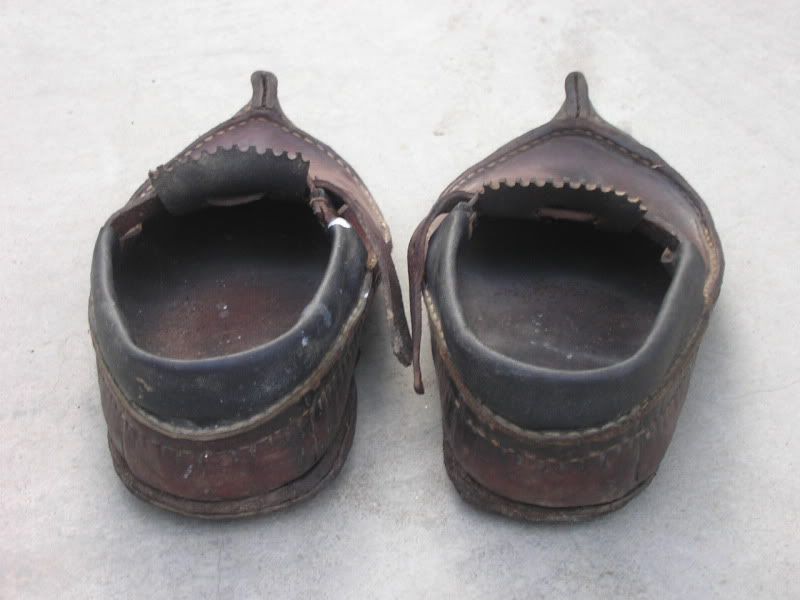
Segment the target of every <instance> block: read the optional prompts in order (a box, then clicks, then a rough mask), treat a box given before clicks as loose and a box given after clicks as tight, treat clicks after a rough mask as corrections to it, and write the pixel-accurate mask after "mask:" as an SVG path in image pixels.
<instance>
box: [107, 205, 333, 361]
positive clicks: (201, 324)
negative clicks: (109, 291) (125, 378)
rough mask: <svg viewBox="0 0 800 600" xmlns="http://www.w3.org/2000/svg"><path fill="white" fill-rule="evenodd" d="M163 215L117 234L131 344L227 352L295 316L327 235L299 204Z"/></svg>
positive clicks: (314, 283) (118, 282) (310, 290)
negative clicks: (124, 233)
mask: <svg viewBox="0 0 800 600" xmlns="http://www.w3.org/2000/svg"><path fill="white" fill-rule="evenodd" d="M266 200H267V199H265V200H261V201H256V202H251V203H248V204H242V205H238V206H224V207H217V206H211V207H209V208H206V209H203V210H200V211H198V212H194V213H191V214H188V215H183V216H171V215H169V214H167V213H166V212H162V213H160V214H158V215H157V216H154V217H152V218H150V219H148V220H147V221H145V222H144V223H143V224H142V225H141V228H138V227H137V228H136V229H135V230H133V231H132V232H130V233H129V234H128V235H126V236H125V237H124V238H123V241H122V247H121V250H120V252H119V254H118V256H117V257H116V260H115V261H114V271H113V276H114V285H115V288H116V295H117V299H118V302H119V308H120V309H121V312H122V315H123V318H124V319H125V321H126V322H127V325H128V328H129V331H130V334H131V337H132V338H133V341H134V342H135V343H136V344H137V345H138V346H140V347H141V348H143V349H144V350H146V351H148V352H150V353H152V354H155V355H160V356H164V357H169V358H177V359H199V358H208V357H216V356H223V355H228V354H233V353H236V352H241V351H244V350H248V349H250V348H253V347H256V346H259V345H262V344H265V343H267V342H269V341H271V340H273V339H275V338H277V337H279V336H281V335H282V334H283V333H285V332H286V331H288V330H289V329H290V328H291V327H292V326H293V325H294V324H295V323H296V322H297V321H298V319H299V318H300V315H301V313H302V312H303V309H304V308H305V307H306V306H307V305H308V303H309V302H310V301H311V299H312V298H313V297H314V294H315V293H316V292H317V289H318V288H319V287H320V283H321V281H322V279H323V276H324V275H325V271H326V267H327V265H328V261H329V257H330V253H331V242H330V238H329V236H328V234H327V233H326V231H325V229H323V228H322V227H321V226H320V223H319V221H318V220H317V218H316V217H315V216H314V214H313V212H312V210H311V209H310V208H309V206H308V205H307V203H305V202H290V201H281V202H273V201H266Z"/></svg>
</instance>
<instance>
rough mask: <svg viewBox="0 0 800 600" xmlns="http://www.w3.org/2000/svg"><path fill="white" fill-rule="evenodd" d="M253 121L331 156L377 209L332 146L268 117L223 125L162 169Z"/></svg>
mask: <svg viewBox="0 0 800 600" xmlns="http://www.w3.org/2000/svg"><path fill="white" fill-rule="evenodd" d="M253 121H258V122H260V123H268V124H269V125H271V126H272V127H276V128H279V129H281V130H282V131H284V132H285V133H290V134H292V135H293V136H294V137H296V138H297V139H298V140H301V141H303V142H305V143H307V144H311V145H312V146H315V147H316V148H317V149H319V150H320V151H322V152H323V153H324V154H326V155H327V156H328V157H329V158H331V159H333V160H334V161H336V163H337V164H338V165H339V166H340V167H342V168H343V169H344V172H345V173H347V176H348V177H349V178H350V180H351V181H353V183H355V184H356V186H357V187H358V188H359V189H360V190H361V191H362V192H363V193H364V194H365V195H366V197H367V198H368V200H369V202H370V205H371V206H372V208H373V209H374V210H375V211H378V210H379V209H378V205H377V204H376V203H375V199H374V198H373V197H372V194H371V193H370V191H369V190H368V189H367V186H366V185H364V182H363V181H362V180H361V178H360V177H359V176H358V175H357V174H356V172H355V171H353V170H352V168H351V167H350V165H348V164H347V163H346V162H345V161H344V160H343V159H342V158H341V157H340V156H339V155H338V154H336V152H334V151H333V149H332V148H330V147H327V146H325V145H324V144H323V143H322V142H320V141H318V140H316V139H314V138H312V137H310V136H308V135H302V134H301V133H300V132H299V131H298V130H297V129H295V128H293V127H291V128H290V127H287V126H286V125H279V124H278V123H276V122H275V121H273V120H271V119H268V118H266V117H249V118H247V119H244V120H243V121H239V122H238V123H233V124H231V125H228V126H227V127H223V128H222V129H220V130H219V131H217V132H215V133H212V134H211V135H207V136H206V137H204V138H203V139H202V140H199V141H198V142H197V143H195V144H194V145H193V146H191V147H190V148H189V149H187V150H186V151H184V153H183V154H181V155H180V156H177V157H175V158H173V159H172V160H170V161H169V162H168V163H166V164H165V165H164V167H163V168H164V170H166V171H171V170H172V169H173V168H174V165H175V163H178V162H187V161H188V160H189V159H190V157H191V155H192V154H194V153H195V152H196V151H197V150H199V149H200V148H201V147H202V146H204V145H205V144H207V143H209V142H211V141H213V140H214V139H215V138H217V137H221V136H222V135H224V134H226V133H228V132H230V131H233V130H234V129H238V128H240V127H244V126H245V125H247V124H249V123H251V122H253ZM152 191H155V190H154V189H153V187H152V185H151V184H149V183H148V185H147V187H146V188H145V189H144V190H142V192H141V193H140V194H139V195H138V196H137V198H143V197H144V196H146V195H147V194H148V193H149V192H152ZM380 221H381V228H382V229H383V230H384V232H385V233H387V231H386V229H387V227H386V224H385V223H384V221H383V219H381V220H380Z"/></svg>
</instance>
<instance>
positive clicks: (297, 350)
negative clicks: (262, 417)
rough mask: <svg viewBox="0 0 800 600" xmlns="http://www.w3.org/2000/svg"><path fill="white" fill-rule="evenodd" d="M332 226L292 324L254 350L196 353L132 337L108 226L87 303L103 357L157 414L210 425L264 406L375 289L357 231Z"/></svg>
mask: <svg viewBox="0 0 800 600" xmlns="http://www.w3.org/2000/svg"><path fill="white" fill-rule="evenodd" d="M328 232H329V235H330V239H331V252H330V259H329V262H328V266H327V269H326V271H325V274H324V276H323V280H322V282H321V284H320V286H319V289H318V290H317V292H316V294H315V295H314V297H313V299H312V301H311V302H310V303H309V304H308V305H307V306H306V307H305V309H304V310H303V312H302V314H301V316H300V319H299V320H298V321H297V323H295V325H294V326H292V327H291V328H290V329H289V330H288V331H286V332H285V333H284V334H283V335H281V336H280V337H278V338H276V339H274V340H272V341H270V342H268V343H266V344H263V345H260V346H258V347H254V348H252V349H250V350H246V351H242V352H238V353H235V354H230V355H225V356H219V357H210V358H203V359H198V360H191V359H174V358H167V357H163V356H157V355H155V354H152V353H150V352H147V351H145V350H143V349H142V348H140V347H138V346H137V345H136V344H135V343H134V341H133V339H132V337H131V335H130V332H129V330H128V327H127V325H126V322H125V319H124V317H123V315H122V312H121V310H120V307H119V306H118V302H117V297H116V289H115V283H114V261H115V260H116V259H117V257H118V255H119V253H120V251H121V245H120V239H119V237H118V236H117V234H116V233H115V232H114V230H113V229H112V228H111V227H110V226H109V225H106V226H104V227H103V228H102V229H101V231H100V234H99V236H98V239H97V243H96V245H95V250H94V258H93V262H92V273H91V279H92V281H91V283H92V297H91V299H90V310H89V321H90V325H91V328H92V331H93V333H94V336H95V340H96V344H97V350H98V354H99V358H100V360H102V361H104V362H105V363H106V365H107V367H108V370H109V372H111V373H113V374H114V378H115V381H116V384H117V386H118V387H119V388H120V390H121V391H122V392H123V393H124V394H125V396H126V397H127V398H128V399H129V400H130V401H133V402H135V403H136V404H138V405H139V406H141V407H142V408H143V409H145V410H146V411H148V412H150V413H152V414H153V415H156V416H157V417H159V418H163V419H166V420H172V421H175V422H190V423H193V424H196V425H202V426H210V425H220V424H224V423H228V422H231V421H236V420H241V419H245V418H247V417H250V416H252V415H255V414H257V413H260V412H262V411H264V410H266V409H267V408H269V407H270V406H272V405H273V404H275V403H276V402H277V401H279V400H280V399H281V398H283V397H284V396H285V395H286V394H288V393H289V392H291V391H292V390H293V389H294V388H295V387H297V386H298V385H300V384H302V383H303V382H304V381H306V380H307V379H308V377H309V376H310V375H311V374H312V372H313V371H314V370H315V369H316V368H317V367H318V366H319V364H320V362H321V361H322V359H323V357H324V356H325V355H326V354H327V353H328V352H329V351H330V350H331V348H332V346H333V344H334V342H335V341H336V339H337V338H338V337H339V336H340V335H341V333H342V328H343V326H344V324H345V323H346V321H347V319H348V317H349V316H350V315H351V313H352V311H353V309H354V308H355V307H356V305H357V303H358V301H359V300H360V298H361V296H362V295H363V294H365V293H370V291H371V283H372V274H371V272H370V271H368V270H367V252H366V250H365V248H364V246H363V244H362V242H361V240H360V239H359V237H358V235H357V234H356V232H355V230H354V229H352V228H348V227H344V226H338V225H335V226H332V227H329V228H328Z"/></svg>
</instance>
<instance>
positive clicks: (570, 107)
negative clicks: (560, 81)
mask: <svg viewBox="0 0 800 600" xmlns="http://www.w3.org/2000/svg"><path fill="white" fill-rule="evenodd" d="M564 91H566V93H567V98H566V100H564V104H562V105H561V110H559V111H558V114H556V116H555V117H554V119H595V120H600V121H602V119H601V118H600V115H598V114H597V111H595V109H594V106H592V102H591V100H589V85H588V84H587V83H586V77H584V76H583V73H580V72H579V71H573V72H572V73H570V74H569V75H567V78H566V79H565V80H564Z"/></svg>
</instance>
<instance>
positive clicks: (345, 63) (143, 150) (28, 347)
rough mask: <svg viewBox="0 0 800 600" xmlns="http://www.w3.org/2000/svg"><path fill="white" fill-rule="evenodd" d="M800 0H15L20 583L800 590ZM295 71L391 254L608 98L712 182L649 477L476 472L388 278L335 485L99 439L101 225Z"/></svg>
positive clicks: (627, 122)
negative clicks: (403, 349) (714, 241)
mask: <svg viewBox="0 0 800 600" xmlns="http://www.w3.org/2000/svg"><path fill="white" fill-rule="evenodd" d="M799 16H800V15H798V4H797V3H796V2H771V3H763V2H737V3H733V2H707V3H686V4H680V3H675V2H664V1H658V2H636V3H630V4H629V5H628V6H625V7H623V6H622V5H619V4H617V3H615V2H582V3H577V4H574V5H572V4H570V5H567V3H554V2H553V3H526V2H484V3H474V4H473V3H459V2H455V1H447V2H431V1H425V2H423V1H420V2H413V3H405V2H392V3H388V2H387V3H377V2H364V3H356V2H346V3H339V2H314V3H302V2H294V3H268V2H222V1H219V0H216V1H214V2H192V3H190V2H185V3H179V4H172V3H169V2H163V1H162V2H148V3H144V2H141V3H124V4H123V3H120V4H118V5H117V6H114V5H113V3H110V2H99V1H98V2H89V1H75V2H71V3H63V4H61V3H56V2H36V3H33V2H27V1H22V0H20V1H17V2H12V1H9V0H6V1H3V2H0V49H1V50H2V52H1V53H0V54H2V57H3V58H2V60H1V61H0V82H2V91H0V123H1V124H2V129H1V130H2V137H3V140H2V141H3V148H4V149H3V152H2V161H0V182H2V190H3V191H2V201H1V202H2V205H1V206H2V210H1V211H0V256H2V259H1V260H0V269H2V271H0V273H1V277H0V280H1V281H2V284H0V302H1V303H2V304H1V305H2V310H0V332H2V339H3V343H2V345H0V368H1V369H2V372H1V373H0V398H2V411H1V412H0V423H2V433H0V457H1V459H2V462H1V463H0V506H1V507H2V511H1V512H0V597H1V598H9V599H10V598H126V597H143V598H144V597H146V598H223V597H224V598H256V597H275V598H309V597H320V598H465V599H466V598H480V597H495V598H535V597H558V596H565V597H566V596H568V597H572V598H590V597H609V596H614V597H625V598H629V597H682V598H685V597H689V598H698V597H725V598H731V597H740V598H752V597H771V598H775V597H786V598H789V597H795V598H796V597H798V595H800V574H798V559H800V535H799V534H800V532H799V531H798V517H800V511H799V510H798V497H800V478H799V477H798V467H799V466H800V465H798V454H799V453H800V436H798V428H800V409H798V402H797V395H798V392H800V379H798V377H800V376H798V366H800V360H799V356H798V354H799V352H800V350H799V349H800V344H799V343H798V342H797V336H798V331H799V325H800V323H798V321H799V320H800V319H799V318H800V309H798V298H799V297H800V287H799V286H798V275H800V271H798V267H797V264H796V263H797V256H798V251H800V244H799V243H798V230H800V222H799V221H800V220H799V219H798V217H799V216H800V208H798V206H800V184H798V176H797V174H796V172H797V163H798V160H797V159H798V152H797V146H796V139H795V138H796V136H797V134H798V119H797V116H796V115H797V113H796V110H797V109H796V106H797V102H798V97H800V85H799V84H798V81H800V68H799V67H798V65H800V43H799V42H798V40H799V39H800V38H798V34H797V24H798V22H800V19H798V17H799ZM255 68H267V69H270V70H273V71H275V72H276V73H277V74H278V76H279V78H280V82H281V100H282V103H283V106H284V108H285V109H286V111H287V112H288V114H289V115H290V116H291V118H292V119H294V120H295V121H296V122H297V123H298V124H299V125H301V126H302V127H304V128H305V129H307V130H308V131H311V132H313V133H314V134H315V135H317V136H319V137H320V138H321V139H323V140H326V141H328V142H330V143H331V144H332V145H333V146H334V147H335V148H337V150H339V152H341V153H342V155H344V156H345V157H346V158H347V159H348V160H349V161H350V162H352V163H353V165H355V166H356V168H357V169H358V170H359V172H360V173H361V175H362V176H363V177H364V179H365V180H366V182H367V184H368V185H369V186H370V187H371V189H372V191H373V193H374V195H375V197H376V198H377V199H378V201H379V202H380V203H381V205H382V207H383V209H384V212H385V214H386V216H387V218H388V220H389V222H390V223H391V226H392V228H393V233H394V237H395V239H396V246H397V247H396V250H395V258H396V260H397V263H398V269H399V270H400V271H401V272H404V271H405V257H404V254H405V246H406V244H407V242H408V239H409V236H410V235H411V232H412V229H413V227H414V225H415V224H416V223H417V222H418V220H419V219H421V218H422V216H423V214H424V213H425V211H426V210H427V207H428V206H429V205H430V203H431V202H432V201H433V199H434V198H435V196H436V195H437V194H438V192H439V191H440V190H441V189H442V188H443V187H444V186H445V185H446V184H447V183H448V182H449V181H450V179H451V178H453V177H454V176H455V175H456V174H457V173H458V172H460V171H461V170H462V169H463V168H465V167H467V166H469V165H470V164H472V163H473V162H475V161H476V160H477V159H479V158H482V157H483V156H484V155H486V154H487V153H488V152H490V151H492V150H494V149H495V148H496V147H497V146H499V145H500V144H501V143H503V142H505V141H506V140H507V139H509V138H511V137H512V136H515V135H517V134H519V133H521V132H523V131H525V130H527V129H528V128H530V127H531V126H534V125H538V124H539V123H541V122H542V121H544V120H546V119H549V118H550V116H551V115H552V114H553V113H554V112H555V111H556V109H557V108H558V106H559V104H560V102H561V100H562V80H563V77H564V76H565V75H566V74H567V72H568V71H570V70H572V69H581V70H583V71H584V72H585V73H586V75H587V77H588V79H589V84H590V89H591V91H592V94H593V98H594V102H595V105H596V106H597V107H598V109H599V110H600V111H601V113H602V114H603V115H604V116H605V117H606V118H607V119H608V120H610V121H611V122H614V123H617V124H621V125H622V126H623V127H624V128H625V129H627V130H629V131H631V132H632V133H633V134H634V135H635V136H637V137H638V138H639V139H640V140H641V141H642V142H644V143H645V144H647V145H650V146H652V147H653V148H655V149H656V150H657V151H658V152H659V153H661V154H662V156H664V157H665V158H666V159H667V160H669V161H670V162H671V163H672V164H673V165H674V166H675V167H676V168H678V170H680V171H681V172H682V173H683V174H684V175H685V176H686V178H687V179H688V180H689V181H690V182H691V183H692V184H693V185H694V186H695V187H696V188H697V189H698V190H699V192H700V193H701V194H702V195H703V196H704V197H705V199H706V201H707V202H708V204H709V206H710V208H711V210H712V213H713V214H714V217H715V219H716V222H717V226H718V228H719V231H720V234H721V237H722V240H723V244H724V248H725V253H726V256H727V261H728V268H727V272H726V276H725V283H724V286H723V291H722V296H721V299H720V302H719V305H718V308H717V311H716V313H715V314H714V318H713V320H712V322H711V325H710V327H709V330H708V335H707V337H706V339H705V342H704V343H703V347H702V349H701V352H700V356H699V359H698V362H697V368H696V371H695V375H694V379H693V382H692V386H691V389H690V392H689V400H688V401H687V404H686V406H685V408H684V411H683V414H682V416H681V419H680V422H679V425H678V429H677V432H676V434H675V438H674V441H673V443H672V446H671V448H670V450H669V452H668V454H667V456H666V459H665V460H664V462H663V464H662V466H661V469H660V472H659V475H658V477H657V478H656V479H655V481H654V483H653V484H652V485H651V486H650V488H649V489H648V490H647V491H646V492H645V493H644V494H642V495H641V496H640V497H639V498H638V499H637V500H636V501H634V502H633V503H632V504H631V505H629V507H627V508H626V509H624V510H623V511H621V512H618V513H616V514H614V515H611V516H609V517H607V518H602V519H599V520H596V521H593V522H590V523H586V524H582V525H577V526H529V525H522V524H518V523H515V522H511V521H508V520H506V519H503V518H499V517H494V516H490V515H486V514H482V513H480V512H477V511H475V510H473V509H472V508H470V507H468V506H466V505H465V504H463V503H462V502H461V501H460V500H459V498H458V496H457V495H456V493H455V492H454V490H453V488H452V487H451V485H450V483H449V482H448V480H447V477H446V475H445V472H444V468H443V466H442V459H441V449H440V425H439V423H440V412H439V407H438V398H437V395H436V393H435V391H433V390H434V389H435V388H434V385H432V383H433V370H432V368H431V364H430V356H429V352H428V351H427V346H426V351H425V354H424V370H425V378H426V383H427V385H428V388H429V390H431V392H429V394H428V395H426V396H424V397H417V396H415V395H414V394H413V392H412V389H411V373H410V371H407V370H404V369H402V368H401V367H400V366H399V365H398V364H397V363H396V362H394V360H393V359H392V357H391V355H390V351H389V347H388V342H387V339H386V328H385V325H384V324H383V323H382V322H381V319H380V314H379V312H378V311H377V310H373V314H372V318H371V321H370V324H369V327H368V332H367V336H366V343H365V344H366V345H365V348H364V352H363V360H362V362H361V364H360V366H359V367H358V371H357V377H358V385H359V388H360V398H361V405H360V407H359V416H358V419H359V422H358V431H357V434H356V439H355V444H354V446H353V450H352V453H351V455H350V459H349V461H348V463H347V465H346V467H345V469H344V471H343V472H342V474H341V476H340V477H339V478H338V480H336V481H335V483H334V484H333V485H331V486H329V487H328V488H327V489H325V491H324V492H323V493H322V494H320V495H319V496H318V497H317V498H316V499H314V500H313V501H310V502H308V503H306V504H304V505H301V506H298V507H296V508H294V509H291V510H289V511H286V512H284V513H281V514H277V515H274V516H269V517H266V518H259V519H252V520H248V521H242V522H235V523H206V522H196V521H193V520H189V519H185V518H180V517H176V516H173V515H171V514H167V513H165V512H162V511H160V510H156V509H154V508H151V507H149V506H147V505H145V504H143V503H141V502H139V501H138V500H136V499H135V498H133V497H132V496H131V495H130V494H129V493H128V492H127V491H126V490H125V489H124V488H123V486H122V485H121V484H120V482H119V481H118V480H117V478H116V476H115V474H114V472H113V469H112V466H111V461H110V459H109V456H108V452H107V449H106V441H105V425H104V422H103V417H102V414H101V412H100V406H99V399H98V390H97V387H96V382H95V373H94V365H93V362H92V361H93V353H92V348H91V344H90V341H89V336H88V331H87V322H86V300H87V294H88V279H89V277H88V271H89V263H90V255H91V248H92V245H93V242H94V238H95V235H96V233H97V230H98V228H99V226H100V225H101V223H102V222H103V220H104V219H105V218H106V216H107V215H108V214H109V213H110V212H111V211H113V210H114V209H116V208H117V207H118V206H119V205H120V204H122V203H123V202H124V201H125V200H126V199H127V197H128V195H129V194H130V193H131V192H132V191H133V189H134V188H135V187H136V186H137V185H138V184H139V183H140V181H141V180H142V179H143V177H144V176H145V175H146V173H147V170H148V169H149V168H152V167H154V166H155V165H157V164H159V163H160V162H161V161H163V160H165V159H167V158H168V157H169V156H171V155H172V154H173V153H174V152H175V151H177V150H178V149H179V148H180V147H182V146H183V145H184V144H185V143H188V142H189V141H190V140H191V139H192V138H193V137H194V136H195V135H196V134H198V133H200V132H201V131H203V130H205V129H206V128H207V127H209V126H211V125H212V124H215V123H216V122H218V121H220V120H221V119H223V118H224V117H226V116H227V115H228V114H229V113H230V112H231V111H232V110H234V109H236V108H237V107H238V106H239V105H240V104H242V103H244V102H245V101H246V100H247V97H248V93H249V90H248V86H249V83H248V76H249V74H250V71H251V70H253V69H255Z"/></svg>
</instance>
